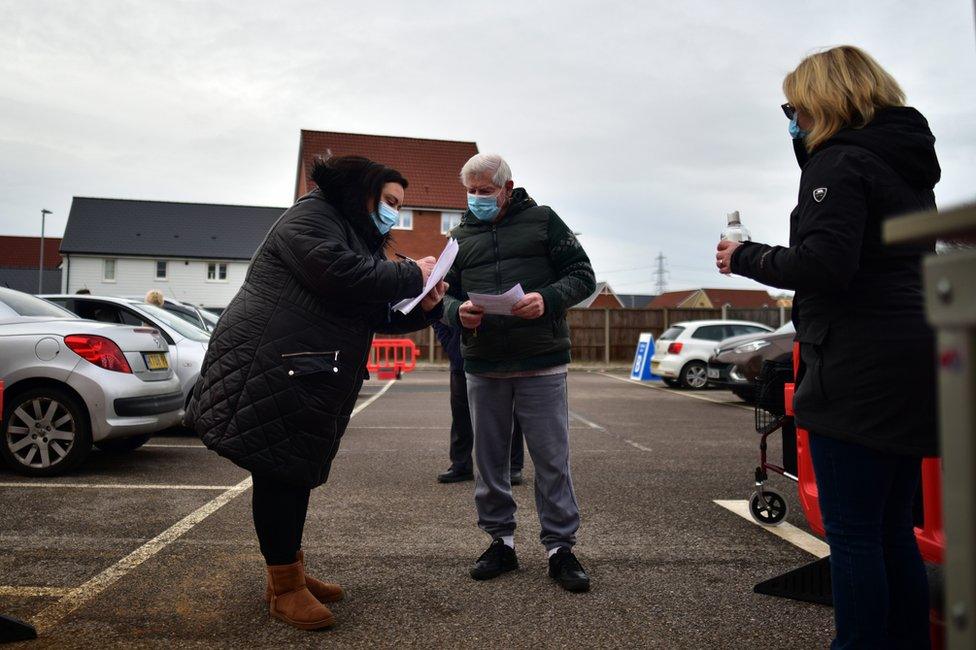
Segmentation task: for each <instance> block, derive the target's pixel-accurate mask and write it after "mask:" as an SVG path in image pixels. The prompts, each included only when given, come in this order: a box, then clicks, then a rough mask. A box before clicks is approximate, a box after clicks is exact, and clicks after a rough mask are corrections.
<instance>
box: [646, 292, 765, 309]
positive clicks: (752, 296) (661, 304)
mask: <svg viewBox="0 0 976 650" xmlns="http://www.w3.org/2000/svg"><path fill="white" fill-rule="evenodd" d="M699 292H704V293H705V295H706V296H707V297H708V301H709V302H710V303H712V307H713V308H715V309H719V308H721V307H722V306H723V305H726V304H728V305H732V307H735V308H737V309H759V308H761V307H774V306H775V305H776V300H775V299H774V298H773V297H772V296H770V295H769V293H768V292H766V291H763V290H762V289H688V290H685V291H668V292H666V293H662V294H661V295H659V296H657V297H655V298H654V300H652V301H651V302H650V304H648V305H647V306H648V307H649V308H651V309H662V308H664V309H677V308H679V307H681V306H682V303H684V302H685V301H686V300H688V299H689V298H691V297H692V296H694V295H695V294H697V293H699Z"/></svg>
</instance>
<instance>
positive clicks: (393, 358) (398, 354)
mask: <svg viewBox="0 0 976 650" xmlns="http://www.w3.org/2000/svg"><path fill="white" fill-rule="evenodd" d="M419 352H420V350H419V349H418V348H417V346H416V344H414V342H413V341H411V340H410V339H373V346H372V347H371V348H370V350H369V358H368V359H367V361H366V369H367V370H369V371H370V372H375V373H376V376H377V377H378V378H379V379H399V378H400V377H401V376H402V375H403V373H405V372H410V371H412V370H413V369H414V368H416V367H417V355H418V354H419Z"/></svg>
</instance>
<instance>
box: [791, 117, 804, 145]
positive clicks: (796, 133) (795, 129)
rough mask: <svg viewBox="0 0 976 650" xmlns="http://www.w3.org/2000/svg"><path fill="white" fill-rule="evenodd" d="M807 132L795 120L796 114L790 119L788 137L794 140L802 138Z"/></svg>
mask: <svg viewBox="0 0 976 650" xmlns="http://www.w3.org/2000/svg"><path fill="white" fill-rule="evenodd" d="M807 135H808V133H807V132H806V131H804V130H803V129H801V128H800V124H799V123H798V122H797V121H796V115H794V116H793V119H792V120H790V137H791V138H793V139H794V140H802V139H803V138H805V137H807Z"/></svg>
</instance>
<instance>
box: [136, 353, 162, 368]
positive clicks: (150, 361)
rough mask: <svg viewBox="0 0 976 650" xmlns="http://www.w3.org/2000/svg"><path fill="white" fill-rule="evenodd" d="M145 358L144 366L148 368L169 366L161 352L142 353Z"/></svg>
mask: <svg viewBox="0 0 976 650" xmlns="http://www.w3.org/2000/svg"><path fill="white" fill-rule="evenodd" d="M142 356H143V357H145V359H146V367H147V368H149V369H150V370H166V369H167V368H169V359H167V358H166V355H165V354H163V353H162V352H149V353H147V354H143V355H142Z"/></svg>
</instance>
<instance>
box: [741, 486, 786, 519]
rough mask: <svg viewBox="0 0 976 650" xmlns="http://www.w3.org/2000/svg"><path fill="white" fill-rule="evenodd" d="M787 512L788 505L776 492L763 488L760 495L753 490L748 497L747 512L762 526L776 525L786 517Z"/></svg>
mask: <svg viewBox="0 0 976 650" xmlns="http://www.w3.org/2000/svg"><path fill="white" fill-rule="evenodd" d="M788 512H789V506H787V505H786V499H784V498H783V497H782V496H780V494H779V493H778V492H773V491H772V490H763V491H762V495H760V494H759V492H753V493H752V496H751V497H750V498H749V514H750V515H752V518H753V519H755V520H756V522H758V523H760V524H762V525H764V526H778V525H779V524H781V523H783V520H785V519H786V514H787V513H788Z"/></svg>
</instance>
